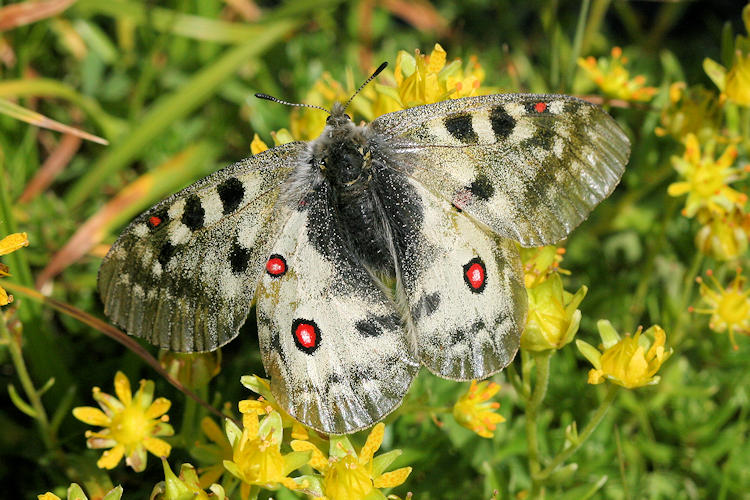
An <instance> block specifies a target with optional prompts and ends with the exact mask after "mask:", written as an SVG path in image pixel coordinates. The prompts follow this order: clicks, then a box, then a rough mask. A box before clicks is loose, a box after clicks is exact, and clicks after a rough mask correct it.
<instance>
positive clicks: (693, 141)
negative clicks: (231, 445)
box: [685, 134, 701, 163]
mask: <svg viewBox="0 0 750 500" xmlns="http://www.w3.org/2000/svg"><path fill="white" fill-rule="evenodd" d="M685 158H686V159H687V160H688V161H689V162H691V163H698V162H699V161H700V159H701V148H700V144H699V143H698V138H697V137H696V136H695V134H688V135H687V137H686V138H685Z"/></svg>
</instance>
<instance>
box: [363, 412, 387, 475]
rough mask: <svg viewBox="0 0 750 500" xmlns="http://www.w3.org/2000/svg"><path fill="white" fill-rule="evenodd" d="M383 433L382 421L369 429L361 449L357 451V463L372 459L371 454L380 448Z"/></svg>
mask: <svg viewBox="0 0 750 500" xmlns="http://www.w3.org/2000/svg"><path fill="white" fill-rule="evenodd" d="M384 433H385V425H383V423H382V422H381V423H379V424H377V425H376V426H375V427H373V428H372V430H371V431H370V435H369V436H367V441H366V442H365V445H364V446H363V447H362V451H360V452H359V463H361V464H363V465H364V464H366V463H367V462H369V461H370V460H372V456H373V455H374V454H375V452H376V451H377V450H378V448H380V445H381V444H382V443H383V434H384Z"/></svg>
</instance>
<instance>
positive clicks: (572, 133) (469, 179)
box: [370, 94, 630, 246]
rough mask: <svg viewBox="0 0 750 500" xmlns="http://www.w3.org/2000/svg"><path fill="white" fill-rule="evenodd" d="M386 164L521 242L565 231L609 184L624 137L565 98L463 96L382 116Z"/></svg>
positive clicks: (594, 109) (597, 111) (616, 176)
mask: <svg viewBox="0 0 750 500" xmlns="http://www.w3.org/2000/svg"><path fill="white" fill-rule="evenodd" d="M370 127H371V133H372V134H373V136H374V137H376V138H378V139H379V140H382V144H383V150H384V151H387V152H388V153H389V157H388V159H387V164H388V165H389V166H391V167H393V168H397V169H399V170H401V171H404V172H405V173H407V174H408V175H409V176H411V177H412V178H414V179H416V180H418V181H419V182H421V183H422V184H423V185H425V186H426V187H427V188H429V189H430V190H431V191H433V192H435V193H438V194H439V195H440V196H441V197H443V198H444V199H446V200H447V201H449V202H451V203H452V204H453V205H454V206H455V207H456V208H458V209H460V210H463V211H465V212H466V213H467V214H469V215H471V216H472V217H473V218H474V219H476V220H478V221H480V222H481V223H483V224H484V225H486V226H488V227H489V228H491V229H492V230H494V231H495V232H497V233H498V234H500V235H501V236H504V237H506V238H511V239H514V240H516V241H519V242H520V243H521V244H522V245H524V246H539V245H545V244H550V243H555V242H557V241H559V240H561V239H562V238H564V237H566V236H567V235H568V234H569V233H570V231H572V229H573V228H575V227H576V226H577V225H578V224H580V223H581V222H582V221H583V220H584V219H585V218H586V217H587V216H588V214H589V213H590V212H591V210H592V209H593V208H594V207H595V206H596V205H597V204H598V203H599V202H600V201H602V200H603V199H604V198H606V197H607V196H609V194H610V193H611V192H612V191H613V190H614V188H615V186H616V185H617V183H618V182H619V180H620V177H621V176H622V173H623V171H624V169H625V164H626V163H627V160H628V157H629V155H630V143H629V141H628V138H627V137H626V135H625V134H624V133H623V131H622V130H621V129H620V127H619V126H618V125H617V123H616V122H615V121H614V120H613V119H612V118H611V117H610V116H609V115H608V114H607V113H605V112H604V111H603V110H602V109H601V108H599V107H598V106H595V105H593V104H591V103H589V102H586V101H582V100H580V99H576V98H574V97H569V96H563V95H541V94H540V95H534V94H500V95H492V96H479V97H466V98H462V99H455V100H449V101H443V102H440V103H436V104H430V105H427V106H419V107H415V108H411V109H407V110H404V111H397V112H394V113H389V114H386V115H383V116H381V117H379V118H378V119H377V120H375V121H374V122H373V123H372V124H371V126H370Z"/></svg>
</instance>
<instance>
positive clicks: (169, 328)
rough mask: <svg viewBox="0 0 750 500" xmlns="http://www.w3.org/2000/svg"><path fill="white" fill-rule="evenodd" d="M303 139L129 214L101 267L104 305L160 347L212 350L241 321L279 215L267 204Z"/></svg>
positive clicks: (281, 222)
mask: <svg viewBox="0 0 750 500" xmlns="http://www.w3.org/2000/svg"><path fill="white" fill-rule="evenodd" d="M305 148H306V145H305V143H301V142H296V143H290V144H286V145H284V146H280V147H276V148H274V149H272V150H269V151H266V152H264V153H261V154H258V155H255V156H253V157H251V158H248V159H246V160H243V161H241V162H239V163H235V164H234V165H231V166H229V167H227V168H225V169H223V170H220V171H218V172H216V173H215V174H213V175H210V176H209V177H206V178H205V179H202V180H201V181H199V182H197V183H195V184H193V185H192V186H189V187H188V188H186V189H184V190H183V191H181V192H179V193H177V194H175V195H174V196H171V197H169V198H167V199H166V200H164V201H162V202H160V203H159V204H157V205H156V206H154V207H152V208H151V209H149V210H147V211H146V212H145V213H143V214H141V215H140V216H139V217H137V218H136V219H135V220H134V221H133V222H132V223H131V224H130V226H128V228H127V229H125V231H123V233H122V235H121V236H120V238H119V239H118V240H117V241H116V242H115V243H114V245H112V248H111V249H110V251H109V253H108V254H107V256H106V257H105V259H104V262H103V263H102V266H101V269H100V271H99V292H100V294H101V297H102V301H103V302H104V308H105V313H106V314H107V315H108V316H109V317H110V318H111V319H112V320H113V321H114V322H115V323H116V324H118V325H119V326H121V327H123V328H124V329H125V330H126V331H127V332H128V333H129V334H131V335H135V336H137V337H142V338H145V339H146V340H148V341H149V342H151V343H153V344H156V345H158V346H160V347H162V348H164V349H170V350H173V351H182V352H192V351H208V350H213V349H215V348H217V347H219V346H221V345H223V344H225V343H226V342H228V341H230V340H231V339H233V338H234V337H235V336H236V335H237V333H238V330H239V327H240V326H242V324H243V323H244V322H245V318H246V317H247V314H248V312H249V310H250V307H251V304H252V301H253V295H254V292H255V287H256V284H257V281H258V276H259V275H260V272H261V269H262V268H263V266H264V264H265V262H266V260H267V257H268V255H267V254H268V249H269V248H270V246H271V245H272V243H273V241H274V240H275V238H276V236H277V235H278V233H279V230H280V228H281V227H282V226H283V225H284V223H285V221H284V220H278V218H279V217H280V213H281V212H280V211H276V210H275V209H274V207H275V205H276V202H277V200H278V198H279V194H280V190H281V186H282V184H283V183H284V181H285V180H286V179H287V178H288V177H289V175H290V173H291V172H292V171H293V170H294V168H295V167H296V166H297V164H298V162H299V161H300V157H301V155H302V154H303V152H304V151H305Z"/></svg>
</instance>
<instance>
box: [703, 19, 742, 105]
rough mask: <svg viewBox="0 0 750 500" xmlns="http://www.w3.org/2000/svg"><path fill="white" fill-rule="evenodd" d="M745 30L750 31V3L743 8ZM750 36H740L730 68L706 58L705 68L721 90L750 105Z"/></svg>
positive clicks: (729, 96) (739, 103) (738, 101)
mask: <svg viewBox="0 0 750 500" xmlns="http://www.w3.org/2000/svg"><path fill="white" fill-rule="evenodd" d="M742 19H743V21H744V23H745V31H746V32H747V33H750V4H748V5H746V6H745V8H744V9H743V10H742ZM749 48H750V37H746V36H738V37H737V40H736V41H735V50H734V60H733V61H732V65H731V66H730V67H729V68H726V67H724V66H722V65H721V64H719V63H717V62H716V61H714V60H713V59H710V58H708V57H707V58H706V59H704V61H703V68H704V69H705V71H706V74H707V75H708V76H709V78H711V80H713V82H714V83H715V84H716V86H717V87H718V88H719V90H720V91H721V92H722V93H723V94H724V95H726V97H727V98H728V99H729V100H730V101H732V102H733V103H735V104H738V105H740V106H750V50H748V49H749Z"/></svg>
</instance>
